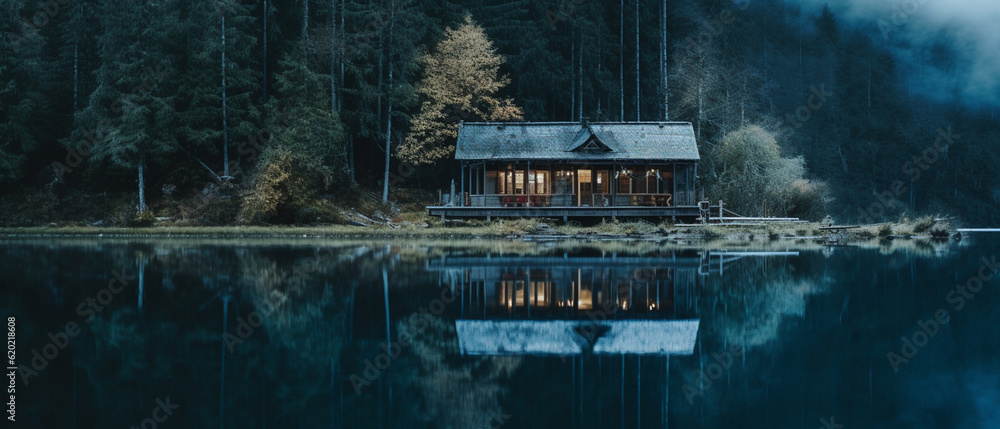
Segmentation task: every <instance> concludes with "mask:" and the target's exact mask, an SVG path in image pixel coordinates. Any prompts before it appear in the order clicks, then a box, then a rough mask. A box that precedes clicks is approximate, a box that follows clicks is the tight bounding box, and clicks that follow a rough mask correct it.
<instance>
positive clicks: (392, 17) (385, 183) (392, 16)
mask: <svg viewBox="0 0 1000 429" xmlns="http://www.w3.org/2000/svg"><path fill="white" fill-rule="evenodd" d="M395 22H396V9H395V8H391V9H390V11H389V43H388V46H387V47H386V48H387V50H388V51H389V64H388V67H389V96H388V97H387V98H388V99H389V105H388V110H389V112H388V113H389V117H388V118H387V119H386V127H385V175H384V177H383V180H382V202H383V203H384V202H388V201H389V161H390V157H391V155H392V89H393V88H392V84H393V82H392V36H393V33H392V32H393V25H394V24H395ZM381 69H382V57H381V56H379V71H381ZM381 78H382V75H381V74H379V81H380V83H381ZM380 86H381V85H380ZM379 96H380V97H381V93H379ZM380 105H381V104H380Z"/></svg>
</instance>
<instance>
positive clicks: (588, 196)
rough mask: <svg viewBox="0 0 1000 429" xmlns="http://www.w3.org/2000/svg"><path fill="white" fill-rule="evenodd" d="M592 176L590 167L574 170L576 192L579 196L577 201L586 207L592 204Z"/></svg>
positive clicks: (579, 204)
mask: <svg viewBox="0 0 1000 429" xmlns="http://www.w3.org/2000/svg"><path fill="white" fill-rule="evenodd" d="M592 176H593V172H592V171H591V170H590V169H587V170H576V179H577V191H576V194H577V195H578V196H579V197H580V199H579V200H578V201H577V205H578V206H581V207H588V206H590V205H592V204H594V184H593V182H592V179H593V177H592Z"/></svg>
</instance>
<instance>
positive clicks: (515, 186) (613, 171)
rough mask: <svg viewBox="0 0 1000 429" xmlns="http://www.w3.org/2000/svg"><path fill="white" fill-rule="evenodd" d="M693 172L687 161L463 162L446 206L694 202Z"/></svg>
mask: <svg viewBox="0 0 1000 429" xmlns="http://www.w3.org/2000/svg"><path fill="white" fill-rule="evenodd" d="M694 172H695V164H694V163H692V162H637V161H630V162H591V163H564V162H548V163H532V162H523V161H522V162H496V161H480V162H463V163H462V173H461V184H460V186H459V189H457V191H458V196H457V198H456V200H455V201H453V202H451V204H448V205H449V206H452V207H483V208H512V209H517V208H533V207H534V208H546V207H549V208H571V207H578V208H596V207H694V206H696V203H695V200H694V197H695V196H694ZM442 205H443V206H444V205H445V204H442Z"/></svg>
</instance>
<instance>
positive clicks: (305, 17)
mask: <svg viewBox="0 0 1000 429" xmlns="http://www.w3.org/2000/svg"><path fill="white" fill-rule="evenodd" d="M302 40H309V0H302Z"/></svg>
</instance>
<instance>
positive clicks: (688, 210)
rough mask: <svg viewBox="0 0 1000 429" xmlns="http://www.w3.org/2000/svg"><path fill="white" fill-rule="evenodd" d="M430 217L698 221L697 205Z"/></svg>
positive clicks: (441, 210) (501, 210) (453, 210)
mask: <svg viewBox="0 0 1000 429" xmlns="http://www.w3.org/2000/svg"><path fill="white" fill-rule="evenodd" d="M427 214H429V215H431V216H438V217H442V218H445V219H447V218H487V217H488V218H493V217H501V218H507V217H548V218H567V219H568V218H610V217H619V218H663V217H677V218H680V219H683V220H685V221H689V222H690V221H694V220H695V219H696V218H698V215H699V211H698V206H683V207H655V206H619V207H453V206H429V207H427Z"/></svg>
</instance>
